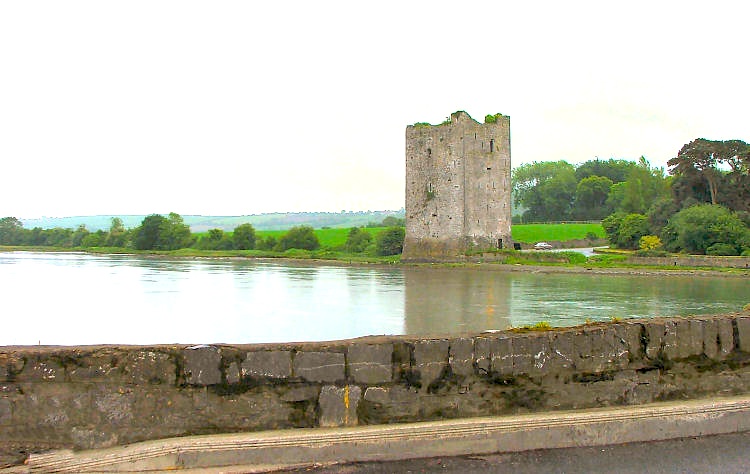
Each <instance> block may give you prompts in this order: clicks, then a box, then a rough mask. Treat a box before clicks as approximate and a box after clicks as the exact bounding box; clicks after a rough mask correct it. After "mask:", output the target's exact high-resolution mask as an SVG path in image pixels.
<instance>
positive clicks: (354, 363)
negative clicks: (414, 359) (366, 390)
mask: <svg viewBox="0 0 750 474" xmlns="http://www.w3.org/2000/svg"><path fill="white" fill-rule="evenodd" d="M347 364H348V366H349V376H350V377H351V378H352V379H353V380H354V382H356V383H363V384H378V383H385V382H390V381H391V380H392V379H393V344H352V345H351V346H349V347H348V348H347Z"/></svg>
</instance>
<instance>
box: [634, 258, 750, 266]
mask: <svg viewBox="0 0 750 474" xmlns="http://www.w3.org/2000/svg"><path fill="white" fill-rule="evenodd" d="M627 262H628V263H632V264H635V265H664V266H673V267H720V268H750V257H714V256H706V255H690V256H679V257H677V256H674V257H630V258H628V259H627Z"/></svg>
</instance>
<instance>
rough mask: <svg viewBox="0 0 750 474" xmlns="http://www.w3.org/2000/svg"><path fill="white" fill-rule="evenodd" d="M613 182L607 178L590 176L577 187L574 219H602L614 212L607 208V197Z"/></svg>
mask: <svg viewBox="0 0 750 474" xmlns="http://www.w3.org/2000/svg"><path fill="white" fill-rule="evenodd" d="M612 184H613V183H612V180H611V179H609V178H607V177H605V176H595V175H592V176H588V177H586V178H583V179H582V180H580V181H579V182H578V185H577V186H576V196H575V206H574V217H576V218H578V219H601V218H603V217H605V216H607V215H609V214H610V213H611V212H612V209H611V208H610V207H609V206H607V197H609V190H610V189H611V188H612Z"/></svg>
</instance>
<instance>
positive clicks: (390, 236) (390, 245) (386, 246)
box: [375, 227, 405, 255]
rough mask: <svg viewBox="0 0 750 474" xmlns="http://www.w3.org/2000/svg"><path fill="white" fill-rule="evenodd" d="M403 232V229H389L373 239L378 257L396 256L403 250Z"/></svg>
mask: <svg viewBox="0 0 750 474" xmlns="http://www.w3.org/2000/svg"><path fill="white" fill-rule="evenodd" d="M404 236H405V231H404V228H403V227H390V228H388V229H386V230H384V231H382V232H380V233H379V234H378V235H377V237H376V238H375V249H376V252H377V254H378V255H398V254H400V253H401V252H402V251H403V249H404Z"/></svg>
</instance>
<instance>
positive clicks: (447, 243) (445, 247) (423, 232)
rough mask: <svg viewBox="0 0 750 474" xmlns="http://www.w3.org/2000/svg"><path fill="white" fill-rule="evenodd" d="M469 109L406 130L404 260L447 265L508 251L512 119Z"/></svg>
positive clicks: (509, 238) (509, 239) (411, 126)
mask: <svg viewBox="0 0 750 474" xmlns="http://www.w3.org/2000/svg"><path fill="white" fill-rule="evenodd" d="M487 119H488V120H487V122H488V123H483V124H481V123H479V122H477V121H476V120H474V119H473V118H471V116H470V115H469V114H467V113H466V112H463V111H459V112H455V113H453V114H451V116H450V119H449V120H446V121H445V122H444V123H442V124H440V125H430V124H426V123H418V124H415V125H410V126H408V127H406V238H405V240H404V252H403V257H402V258H403V260H405V261H420V260H422V261H430V260H433V261H434V260H448V259H453V258H455V257H458V256H461V255H464V254H465V252H466V251H467V250H471V249H476V250H480V249H490V248H503V247H507V246H509V245H510V244H511V235H510V223H511V213H510V194H511V193H510V117H508V116H504V115H500V114H497V115H493V116H488V117H487Z"/></svg>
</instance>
